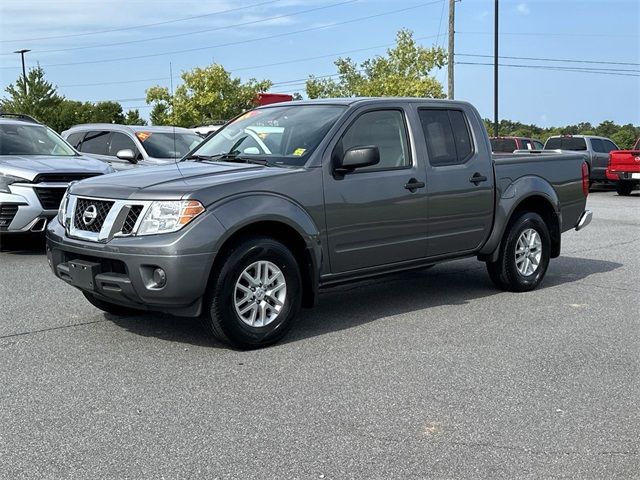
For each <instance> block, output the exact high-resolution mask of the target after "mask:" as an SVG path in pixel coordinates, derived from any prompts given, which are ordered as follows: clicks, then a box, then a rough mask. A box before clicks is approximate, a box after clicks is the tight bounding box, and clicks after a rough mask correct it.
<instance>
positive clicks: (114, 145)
mask: <svg viewBox="0 0 640 480" xmlns="http://www.w3.org/2000/svg"><path fill="white" fill-rule="evenodd" d="M109 143H110V146H109V155H111V156H112V157H115V156H116V154H117V153H118V152H119V151H120V150H124V149H126V148H128V149H130V150H132V151H133V154H134V155H136V154H137V152H138V149H137V148H136V144H135V143H134V142H133V140H132V139H131V138H129V136H128V135H125V134H124V133H120V132H113V133H112V134H111V142H109Z"/></svg>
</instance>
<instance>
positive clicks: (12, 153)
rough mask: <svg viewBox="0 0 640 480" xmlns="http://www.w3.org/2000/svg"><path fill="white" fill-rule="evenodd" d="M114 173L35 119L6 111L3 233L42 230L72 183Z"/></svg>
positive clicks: (1, 136)
mask: <svg viewBox="0 0 640 480" xmlns="http://www.w3.org/2000/svg"><path fill="white" fill-rule="evenodd" d="M111 172H113V169H112V168H111V167H109V166H108V165H105V164H104V163H103V162H100V161H99V160H95V159H93V158H89V157H85V156H82V155H79V154H78V152H76V151H75V150H74V149H73V148H71V146H69V144H68V143H67V142H65V141H64V140H63V139H62V138H60V136H59V135H58V134H57V133H55V132H54V131H53V130H51V129H50V128H48V127H46V126H45V125H42V124H41V123H38V122H37V121H36V120H35V119H33V118H31V117H29V116H26V115H17V114H1V113H0V234H5V233H24V232H30V231H31V232H42V231H43V230H44V229H45V227H46V226H47V221H48V220H49V219H50V218H52V217H54V216H55V215H56V213H57V212H58V207H59V206H60V202H61V200H62V197H63V195H64V192H65V191H66V190H67V186H68V185H69V182H72V181H74V180H82V179H84V178H89V177H95V176H96V175H102V174H105V173H111Z"/></svg>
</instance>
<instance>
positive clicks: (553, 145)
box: [544, 137, 587, 152]
mask: <svg viewBox="0 0 640 480" xmlns="http://www.w3.org/2000/svg"><path fill="white" fill-rule="evenodd" d="M544 149H545V150H557V149H560V150H573V151H576V152H579V151H584V150H586V149H587V144H586V142H585V141H584V138H581V137H552V138H550V139H549V140H547V143H545V145H544Z"/></svg>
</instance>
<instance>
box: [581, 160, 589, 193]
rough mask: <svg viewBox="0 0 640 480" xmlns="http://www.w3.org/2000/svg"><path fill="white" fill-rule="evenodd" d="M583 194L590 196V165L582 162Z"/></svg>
mask: <svg viewBox="0 0 640 480" xmlns="http://www.w3.org/2000/svg"><path fill="white" fill-rule="evenodd" d="M582 193H584V196H585V197H587V196H588V195H589V165H587V162H582Z"/></svg>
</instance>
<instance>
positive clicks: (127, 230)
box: [122, 205, 142, 235]
mask: <svg viewBox="0 0 640 480" xmlns="http://www.w3.org/2000/svg"><path fill="white" fill-rule="evenodd" d="M141 212H142V205H133V206H132V207H131V210H129V213H128V214H127V218H125V220H124V225H122V234H123V235H130V234H131V232H133V227H135V226H136V222H137V221H138V217H139V216H140V213H141Z"/></svg>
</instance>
